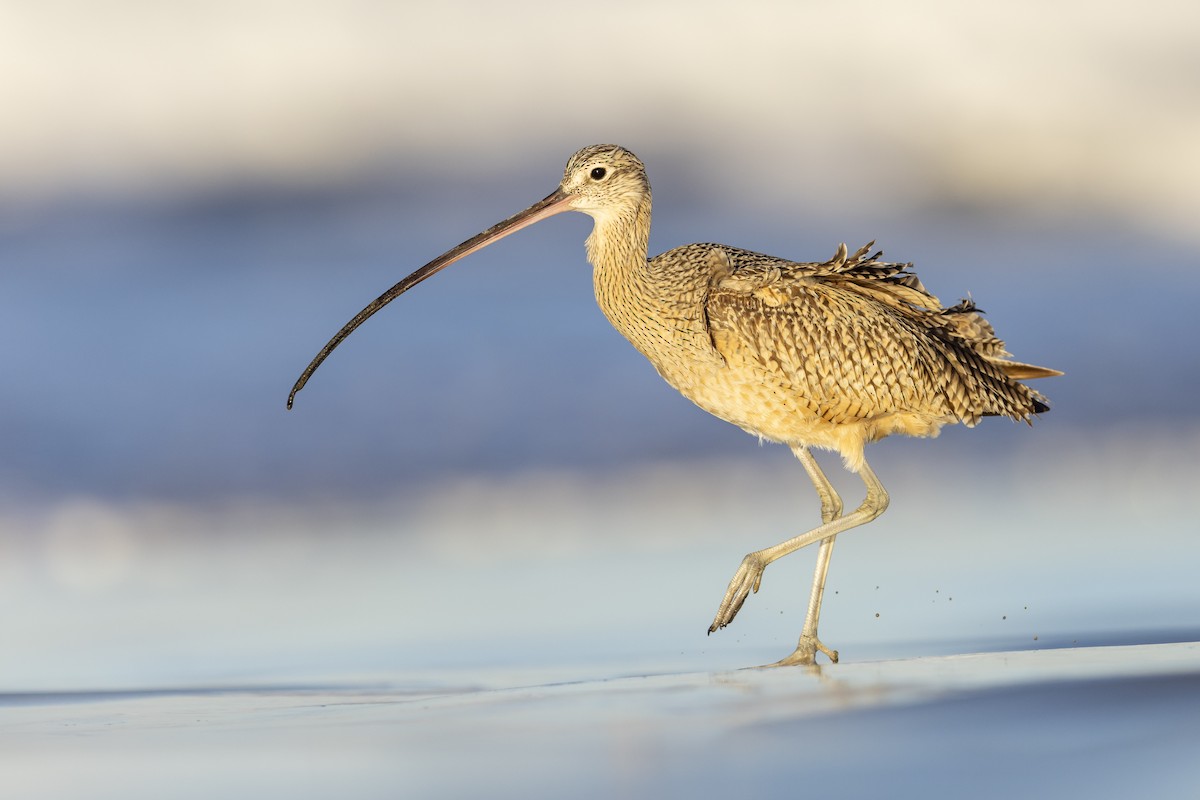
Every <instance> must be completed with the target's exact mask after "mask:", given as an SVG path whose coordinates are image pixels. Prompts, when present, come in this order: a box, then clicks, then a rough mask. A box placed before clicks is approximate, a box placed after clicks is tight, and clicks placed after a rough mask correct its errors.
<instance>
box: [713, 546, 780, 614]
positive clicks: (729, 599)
mask: <svg viewBox="0 0 1200 800" xmlns="http://www.w3.org/2000/svg"><path fill="white" fill-rule="evenodd" d="M766 568H767V565H766V562H764V561H763V559H762V557H761V556H760V555H758V554H757V553H751V554H750V555H748V556H746V557H745V558H743V559H742V563H741V565H740V566H739V567H738V568H737V572H735V573H733V580H731V581H730V582H729V588H728V589H726V590H725V598H724V599H723V600H721V607H720V608H718V609H717V616H716V618H715V619H714V620H713V623H712V625H710V626H708V632H709V633H712V632H713V631H715V630H717V629H718V628H724V627H725V626H726V625H728V624H729V623H731V622H733V618H734V617H736V616H737V613H738V612H739V611H741V610H742V603H745V602H746V598H747V597H749V596H750V593H751V592H757V591H758V587H759V586H761V585H762V575H763V570H764V569H766Z"/></svg>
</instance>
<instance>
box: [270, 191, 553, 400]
mask: <svg viewBox="0 0 1200 800" xmlns="http://www.w3.org/2000/svg"><path fill="white" fill-rule="evenodd" d="M571 199H572V197H571V195H569V194H566V193H565V192H563V190H562V189H561V188H559V189H557V190H555V191H554V192H553V193H552V194H550V195H547V196H546V197H545V198H543V199H541V200H539V201H538V202H536V203H534V204H533V205H531V206H530V207H529V208H527V209H525V210H524V211H521V212H518V213H516V214H513V215H512V216H511V217H509V218H508V219H506V220H504V221H503V222H498V223H496V224H495V225H493V226H492V227H490V228H488V229H487V230H486V231H484V232H483V233H480V234H477V235H475V236H472V237H471V238H470V239H467V240H466V241H465V242H463V243H462V244H460V245H459V246H458V247H455V248H454V249H453V250H448V251H447V252H445V253H442V254H441V255H440V256H438V257H437V258H435V259H434V260H433V261H430V262H429V263H428V264H426V265H425V266H423V267H421V268H420V269H419V270H417V271H416V272H414V273H412V274H411V275H409V276H408V277H407V278H405V279H404V280H402V281H400V282H399V283H397V284H396V285H395V286H393V287H392V288H390V289H388V290H387V291H386V292H384V293H383V294H381V295H379V297H377V298H375V299H374V300H372V301H371V303H370V305H368V306H367V307H366V308H364V309H363V310H362V311H360V312H358V313H357V314H356V315H355V316H354V319H352V320H350V321H349V322H347V323H346V324H345V325H344V326H342V329H341V330H340V331H338V332H337V333H335V334H334V335H333V338H332V339H330V340H329V342H328V343H327V344H326V345H325V346H324V347H322V348H321V352H319V353H317V357H316V358H314V359H313V360H312V361H311V362H310V363H309V365H308V366H307V367H306V368H305V370H304V372H303V373H302V374H301V375H300V378H299V379H298V380H297V381H296V385H295V386H293V387H292V392H291V394H289V395H288V401H287V407H288V408H289V409H290V408H291V407H292V403H293V402H294V401H295V399H296V392H298V391H300V390H301V389H303V388H304V384H306V383H308V379H309V378H311V377H312V374H313V373H314V372H316V371H317V367H319V366H321V363H322V362H324V361H325V359H327V358H329V354H330V353H332V352H333V351H334V348H336V347H337V346H338V345H339V344H341V343H342V340H343V339H345V338H346V337H347V336H349V335H350V334H351V333H353V332H354V329H355V328H357V327H358V326H359V325H362V324H363V323H364V322H366V321H367V319H368V318H369V317H370V316H371V315H372V314H374V313H375V312H376V311H378V310H379V309H381V308H383V307H384V306H386V305H387V304H388V303H390V302H392V301H393V300H395V299H396V298H397V297H399V296H400V295H402V294H404V293H405V292H407V291H408V290H409V289H411V288H412V287H414V286H416V285H417V284H418V283H420V282H421V281H423V280H425V279H426V278H428V277H430V276H431V275H435V274H436V273H438V272H440V271H442V270H443V269H445V268H446V267H448V266H450V265H451V264H453V263H454V262H455V261H458V260H459V259H460V258H463V257H464V256H469V255H470V254H471V253H474V252H475V251H477V250H482V249H483V248H485V247H487V246H488V245H489V244H491V243H492V242H495V241H497V240H499V239H503V238H504V237H505V236H508V235H509V234H510V233H516V232H517V231H519V230H521V229H522V228H527V227H529V226H530V225H532V224H533V223H535V222H538V221H540V220H543V219H545V218H546V217H552V216H554V215H555V214H560V213H562V212H563V211H570V210H571V205H570V203H571Z"/></svg>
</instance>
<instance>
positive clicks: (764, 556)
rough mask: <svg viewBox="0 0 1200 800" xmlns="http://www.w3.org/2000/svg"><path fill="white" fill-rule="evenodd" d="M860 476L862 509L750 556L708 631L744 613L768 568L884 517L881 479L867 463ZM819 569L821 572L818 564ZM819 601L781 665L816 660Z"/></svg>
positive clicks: (823, 511)
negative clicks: (863, 490) (864, 489)
mask: <svg viewBox="0 0 1200 800" xmlns="http://www.w3.org/2000/svg"><path fill="white" fill-rule="evenodd" d="M798 457H799V458H800V461H801V463H804V464H805V466H806V467H807V466H808V464H807V463H806V461H805V459H804V458H803V457H802V456H799V455H798ZM810 458H811V455H810ZM810 475H811V473H810ZM858 476H859V477H860V478H862V481H863V483H864V484H865V485H866V487H867V496H866V497H865V498H863V501H862V505H860V506H859V507H858V508H857V509H855V510H854V511H852V512H850V513H849V514H847V515H846V516H844V517H837V518H835V519H831V520H829V521H828V522H825V523H823V524H822V525H821V526H820V527H817V528H814V529H813V530H811V531H808V532H807V533H802V534H800V535H799V536H797V537H795V538H792V539H788V540H787V541H786V542H780V543H779V544H777V545H775V546H773V547H768V548H765V549H763V550H758V551H756V552H753V553H750V554H749V555H747V556H746V557H745V558H744V559H742V563H741V565H740V566H738V569H737V572H735V573H734V575H733V580H731V581H730V582H729V588H728V589H727V590H726V591H725V598H724V599H723V600H722V601H721V607H720V608H719V609H718V610H717V616H716V618H715V619H714V620H713V624H712V626H711V627H709V629H708V630H709V632H710V633H711V632H713V631H715V630H717V629H718V628H724V627H725V626H726V625H728V624H729V623H730V622H732V621H733V618H734V617H735V616H737V613H738V611H740V610H741V608H742V604H743V603H745V602H746V598H747V597H749V596H750V593H751V592H752V591H753V592H757V591H758V587H759V586H760V585H761V584H762V574H763V570H764V569H766V568H767V565H768V564H770V563H771V562H773V561H775V560H776V559H779V558H783V557H784V556H786V555H788V554H789V553H794V552H796V551H797V550H799V549H800V548H802V547H807V546H808V545H810V544H812V543H813V542H820V541H823V540H826V539H832V538H833V537H835V536H837V534H839V533H841V532H842V531H845V530H849V529H850V528H855V527H858V526H859V525H862V524H864V523H867V522H870V521H871V520H873V519H875V518H876V517H878V516H879V515H880V514H882V513H883V511H884V509H886V508H887V505H888V494H887V491H886V490H885V489H884V488H883V484H882V483H880V482H879V478H877V477H875V473H874V472H872V471H871V468H870V467H869V466H868V465H867V463H866V462H865V461H864V462H863V465H862V469H861V470H859V472H858ZM822 479H823V480H821V481H818V480H817V479H814V480H813V483H814V485H817V486H818V488H817V492H818V494H821V493H822V491H823V489H822V487H821V486H820V485H819V483H823V484H824V485H825V486H828V483H829V481H828V480H827V479H824V476H823V475H822ZM828 491H829V493H830V494H833V489H832V487H829V489H828ZM827 508H832V506H831V507H826V506H825V504H824V502H823V503H822V515H824V513H825V511H826V510H827ZM831 548H832V543H830V546H829V548H827V550H826V553H825V562H826V564H825V566H826V567H828V560H829V556H830V555H832V549H831ZM818 569H820V565H819V564H818ZM822 589H823V587H822ZM820 599H821V598H820V596H817V597H816V600H815V604H814V603H811V602H810V606H809V612H810V613H809V619H807V620H806V621H805V626H804V632H803V633H802V634H801V637H800V645H799V646H798V647H797V649H796V652H795V653H793V654H792V655H791V656H789V657H788V658H785V659H784V660H783V661H782V662H780V663H786V664H803V663H807V664H811V663H813V657H814V656H815V654H816V649H817V648H816V643H815V642H816V636H815V631H816V621H817V618H818V617H819V616H820ZM813 608H815V609H816V614H814V613H812V611H813ZM810 625H811V631H812V634H813V635H812V638H811V639H809V640H806V638H805V634H807V633H809V632H810ZM807 645H811V647H812V649H811V651H810V652H808V653H804V652H802V649H803V648H805V647H806V646H807Z"/></svg>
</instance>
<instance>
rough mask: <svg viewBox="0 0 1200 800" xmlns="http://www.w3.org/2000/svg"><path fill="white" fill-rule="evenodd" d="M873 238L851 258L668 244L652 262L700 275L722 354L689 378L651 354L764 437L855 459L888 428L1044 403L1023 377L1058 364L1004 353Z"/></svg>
mask: <svg viewBox="0 0 1200 800" xmlns="http://www.w3.org/2000/svg"><path fill="white" fill-rule="evenodd" d="M870 246H871V245H868V246H867V247H864V248H862V249H861V250H859V251H858V252H857V253H855V254H853V255H850V254H849V253H848V252H847V250H846V248H845V245H842V246H841V247H840V248H839V249H838V252H837V254H835V256H834V257H833V258H832V259H830V260H829V261H825V262H821V263H795V262H789V261H786V260H783V259H778V258H774V257H771V256H766V255H762V254H759V253H753V252H750V251H747V250H739V249H737V248H731V247H726V246H724V245H714V244H697V245H688V246H686V247H682V248H678V249H676V250H672V251H669V252H667V253H664V254H662V255H660V256H658V257H656V258H655V259H652V260H651V262H650V267H651V272H652V273H654V272H656V271H657V272H658V273H660V274H661V275H662V276H663V279H664V280H672V281H674V282H676V283H678V282H680V276H679V274H675V275H671V274H670V273H671V272H672V271H674V272H675V273H679V272H680V271H681V270H683V269H687V270H689V271H691V272H692V273H693V275H696V274H697V273H698V274H699V275H700V277H701V278H702V280H700V281H699V283H701V284H704V286H703V290H704V291H703V296H702V298H698V300H699V302H700V303H702V306H703V316H704V318H703V324H704V325H705V326H706V327H707V333H708V336H709V339H710V341H711V344H712V348H713V349H714V350H715V351H716V353H718V354H719V355H720V359H719V362H720V364H719V367H718V368H715V369H714V368H711V367H710V366H707V365H705V366H704V367H698V368H697V370H696V372H698V373H700V372H702V373H704V374H703V378H702V379H696V377H697V376H687V378H685V379H684V380H680V379H679V377H678V374H679V373H681V372H682V373H686V372H687V370H686V368H682V367H681V366H680V365H678V364H670V363H665V362H669V361H670V360H671V355H670V354H669V353H667V354H664V355H662V356H661V357H660V358H657V359H656V357H655V356H654V355H652V354H650V353H647V355H648V356H650V358H651V361H653V362H655V365H656V366H657V367H658V368H659V371H660V372H661V373H662V374H663V376H664V377H666V378H667V380H668V381H670V382H671V383H672V384H673V385H676V387H677V388H679V389H680V390H681V391H683V393H684V394H686V395H687V396H688V397H689V398H691V399H692V400H693V401H695V402H696V403H697V404H699V405H700V406H701V407H703V408H705V409H706V410H708V411H710V412H711V413H713V414H715V415H716V416H718V417H721V418H722V419H726V420H728V421H730V422H733V423H734V424H737V425H739V426H741V427H743V428H744V429H746V430H747V431H749V432H751V433H754V434H756V435H758V436H762V437H764V438H768V439H772V440H775V441H783V442H788V443H791V444H809V445H816V446H823V447H829V448H831V449H835V450H838V451H839V452H841V453H842V455H843V456H844V457H846V460H847V463H848V464H849V465H851V466H854V465H855V464H856V463H857V462H860V461H861V458H862V447H863V445H865V444H866V443H867V442H869V441H872V440H875V439H879V438H882V437H883V436H887V435H889V434H892V433H905V434H909V435H918V436H928V435H934V434H936V433H937V430H938V428H940V427H941V425H943V424H946V423H948V422H963V423H966V424H967V425H974V424H975V423H977V422H978V421H979V419H980V417H982V416H988V415H1002V416H1008V417H1012V418H1014V419H1021V420H1028V419H1030V417H1031V415H1033V414H1037V413H1039V412H1041V411H1044V410H1046V408H1047V406H1046V404H1045V401H1044V399H1043V398H1042V397H1041V396H1040V395H1039V394H1038V393H1037V392H1035V391H1033V390H1032V389H1030V388H1029V387H1027V386H1025V385H1024V384H1021V383H1019V382H1018V381H1017V380H1016V378H1018V377H1019V378H1032V377H1044V376H1049V375H1055V374H1058V373H1057V372H1055V371H1054V370H1047V369H1044V368H1041V367H1034V366H1031V365H1027V364H1019V363H1017V362H1012V361H1009V360H1008V359H1007V356H1008V353H1007V352H1006V351H1005V350H1004V344H1003V342H1001V341H1000V340H999V339H998V338H996V335H995V332H994V331H993V330H992V327H991V325H990V324H989V323H988V322H987V321H986V320H985V319H984V318H983V316H982V315H981V312H979V311H978V309H976V308H975V306H974V304H973V303H972V302H971V301H968V300H964V301H962V302H960V303H958V304H957V305H955V306H952V307H949V308H946V307H943V306H942V304H941V303H940V302H939V301H938V299H937V298H936V297H935V296H933V295H932V294H930V293H929V292H928V291H927V290H926V289H925V287H924V286H923V285H922V284H921V282H920V281H919V280H918V279H917V277H916V276H915V275H913V274H912V273H911V272H910V271H909V266H910V265H908V264H896V263H890V262H885V261H882V260H881V259H880V257H881V255H882V254H881V253H876V254H874V255H868V253H869V252H870V249H869V248H870ZM656 266H657V270H656ZM697 288H698V289H699V288H700V287H699V286H698V287H697ZM673 372H674V373H676V375H675V377H674V378H673V375H672V374H671V373H673Z"/></svg>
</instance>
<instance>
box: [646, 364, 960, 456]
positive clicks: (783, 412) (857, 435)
mask: <svg viewBox="0 0 1200 800" xmlns="http://www.w3.org/2000/svg"><path fill="white" fill-rule="evenodd" d="M660 372H661V373H662V375H663V377H664V378H666V379H667V381H668V383H671V385H672V386H674V387H675V388H676V389H678V390H679V391H680V392H681V393H682V394H683V395H684V396H685V397H687V398H688V399H689V400H691V401H692V402H693V403H695V404H696V405H698V406H700V408H703V409H704V410H705V411H707V412H709V413H710V414H712V415H713V416H716V417H718V418H720V419H723V420H725V421H726V422H729V423H732V424H734V425H737V426H738V427H739V428H741V429H742V430H744V431H746V432H747V433H750V434H752V435H754V436H758V437H760V438H762V439H768V440H770V441H774V442H781V443H784V444H789V445H807V446H813V447H820V448H826V449H829V450H833V451H836V452H838V453H840V454H841V455H842V456H843V457H844V458H845V459H846V461H847V464H848V465H850V466H852V467H854V466H855V465H856V464H858V463H860V462H861V459H862V451H863V447H864V446H865V445H866V444H867V443H869V442H871V441H875V440H878V439H881V438H883V437H885V436H888V435H891V434H894V433H900V434H905V435H908V436H936V435H937V433H938V430H939V429H940V428H941V426H942V425H943V424H945V423H946V422H948V421H950V420H949V419H947V418H944V417H941V416H935V415H930V414H922V413H917V412H909V411H905V410H901V409H895V410H887V411H883V412H882V413H878V414H875V415H854V414H846V413H842V414H839V413H833V412H831V409H833V408H836V405H837V399H836V398H825V399H824V401H823V403H821V404H820V405H819V404H818V402H817V401H816V400H815V399H814V398H809V397H805V396H804V395H803V393H801V392H797V391H796V390H795V389H794V388H793V387H789V386H786V385H783V384H781V383H780V382H776V381H773V380H772V379H771V378H770V377H769V376H764V375H763V374H761V372H759V371H757V370H744V369H738V368H734V367H729V366H724V365H722V366H714V367H713V368H711V369H708V370H703V371H691V372H689V374H688V375H687V376H686V377H684V376H674V375H670V374H668V373H667V372H666V371H663V370H660ZM881 411H882V410H881Z"/></svg>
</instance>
